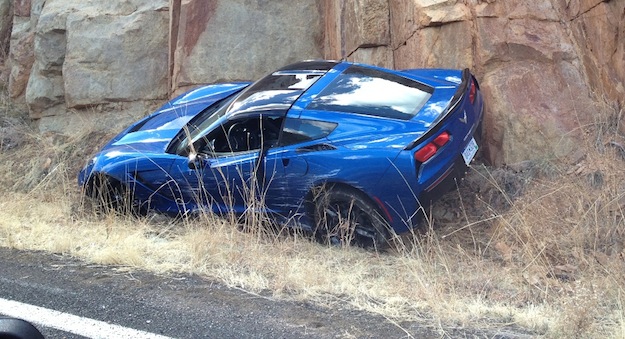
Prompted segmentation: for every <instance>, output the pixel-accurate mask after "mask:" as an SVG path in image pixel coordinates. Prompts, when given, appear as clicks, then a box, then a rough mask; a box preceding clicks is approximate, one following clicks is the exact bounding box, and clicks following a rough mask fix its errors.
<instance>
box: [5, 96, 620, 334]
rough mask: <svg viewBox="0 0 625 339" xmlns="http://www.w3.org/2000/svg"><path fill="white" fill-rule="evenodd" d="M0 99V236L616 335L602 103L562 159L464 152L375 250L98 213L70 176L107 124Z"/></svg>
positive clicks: (397, 310)
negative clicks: (32, 118) (450, 173)
mask: <svg viewBox="0 0 625 339" xmlns="http://www.w3.org/2000/svg"><path fill="white" fill-rule="evenodd" d="M0 106H1V108H0V109H1V112H0V136H1V139H0V191H1V195H0V196H1V198H0V246H3V247H10V248H16V249H26V250H43V251H48V252H54V253H62V254H66V255H71V256H75V257H78V258H82V259H84V260H85V261H87V262H93V263H99V264H107V265H109V264H110V265H119V266H121V267H124V268H125V269H129V270H132V269H137V268H141V269H146V270H150V271H154V272H157V273H164V274H167V273H171V272H183V273H193V274H199V275H202V276H206V277H207V278H208V279H214V280H217V281H221V282H223V283H225V284H227V285H231V286H237V287H240V288H242V289H245V290H249V291H253V292H262V293H266V294H270V295H272V296H275V297H277V298H288V299H298V300H309V301H312V302H315V303H318V304H322V305H328V306H332V305H333V304H334V303H349V304H351V305H353V306H354V307H356V308H359V309H364V310H367V311H370V312H375V313H378V314H382V315H384V316H385V317H386V318H388V319H389V320H390V321H394V322H396V323H398V324H399V323H401V321H405V320H408V321H410V320H418V321H424V323H426V324H430V325H431V326H435V327H436V328H438V329H440V330H441V331H443V332H442V334H444V330H445V329H446V328H482V329H498V328H504V327H509V326H512V327H514V328H516V329H521V330H527V331H529V332H530V333H533V334H544V335H546V336H548V337H572V336H577V337H624V336H625V306H624V303H625V250H624V241H625V218H624V217H625V210H624V208H625V171H624V170H623V168H624V166H623V165H624V164H625V163H624V161H625V159H624V158H623V157H622V156H623V154H620V153H619V152H620V151H621V150H620V149H619V146H618V143H621V142H623V138H622V137H621V136H619V135H618V133H617V132H616V130H617V121H618V120H619V119H620V118H621V117H620V113H619V112H616V111H614V110H613V109H610V108H606V110H605V112H604V114H603V115H602V116H601V118H598V119H597V122H596V124H594V125H593V126H587V127H586V129H587V131H585V133H584V135H585V136H586V137H587V138H586V139H587V140H584V141H583V142H580V149H583V150H585V152H582V153H580V155H581V154H584V156H583V157H581V156H580V158H579V159H578V160H577V161H575V162H574V163H570V162H569V163H564V162H561V161H558V159H544V161H541V162H536V163H523V164H518V165H515V166H510V167H509V168H505V169H493V168H488V167H485V166H482V165H476V166H475V167H474V169H473V170H472V171H471V173H470V174H469V177H468V178H467V180H466V181H465V182H464V183H463V184H462V186H461V187H460V190H459V191H458V192H454V193H450V194H449V195H448V196H447V197H445V199H443V201H441V202H440V203H438V204H436V206H434V208H433V213H432V214H433V218H432V219H431V220H430V222H429V223H428V225H425V226H424V227H423V229H421V230H418V231H415V234H409V235H405V236H403V237H402V239H401V240H402V242H401V245H398V246H397V248H394V249H392V250H390V251H388V252H386V253H374V252H370V251H364V250H361V249H357V248H327V247H324V246H321V245H319V244H316V243H314V242H311V241H309V239H307V238H305V237H303V236H301V235H298V234H289V232H282V233H280V234H277V233H275V232H265V231H263V230H262V227H261V228H259V227H249V228H251V229H252V231H250V232H241V231H239V230H237V227H236V226H234V225H233V224H232V223H231V222H230V221H228V220H225V219H220V218H216V217H214V216H211V215H205V216H202V217H200V218H198V219H188V220H184V219H183V220H174V219H169V218H164V217H160V216H148V217H145V218H135V217H131V216H126V215H116V214H114V213H108V214H99V213H96V212H95V211H94V210H93V209H92V208H90V207H89V204H88V203H86V202H85V201H84V200H83V199H82V197H81V194H80V191H79V189H78V188H77V187H76V181H75V176H76V173H77V171H78V169H79V168H80V167H81V166H82V165H83V164H84V162H85V161H86V160H87V159H88V158H89V157H90V155H91V154H92V153H93V152H94V151H95V150H96V149H97V147H98V146H100V145H101V144H103V143H104V142H105V141H106V139H107V137H109V136H106V135H102V134H100V133H90V132H89V129H88V128H87V129H86V130H85V131H84V132H83V133H82V134H79V135H75V136H72V137H64V136H58V135H40V134H38V133H36V132H34V130H33V129H32V127H30V126H29V123H28V122H27V119H26V118H25V116H24V114H23V113H20V112H19V110H17V109H16V108H14V107H12V106H11V105H9V104H7V103H4V104H2V105H0ZM611 142H616V143H617V144H613V145H611V144H610V143H611ZM623 151H624V152H625V150H623ZM251 226H255V225H251ZM254 230H256V231H254ZM433 324H436V325H433Z"/></svg>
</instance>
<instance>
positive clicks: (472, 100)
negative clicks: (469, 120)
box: [469, 79, 477, 104]
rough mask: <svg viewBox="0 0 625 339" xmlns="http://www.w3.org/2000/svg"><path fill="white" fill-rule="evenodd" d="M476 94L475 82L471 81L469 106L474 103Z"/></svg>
mask: <svg viewBox="0 0 625 339" xmlns="http://www.w3.org/2000/svg"><path fill="white" fill-rule="evenodd" d="M476 94H477V88H476V87H475V80H473V79H471V88H470V89H469V101H470V102H471V104H473V103H474V102H475V95H476Z"/></svg>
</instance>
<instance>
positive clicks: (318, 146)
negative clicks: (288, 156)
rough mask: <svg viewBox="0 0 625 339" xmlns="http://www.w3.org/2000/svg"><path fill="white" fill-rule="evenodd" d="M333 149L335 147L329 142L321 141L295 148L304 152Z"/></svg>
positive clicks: (299, 151)
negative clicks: (320, 142)
mask: <svg viewBox="0 0 625 339" xmlns="http://www.w3.org/2000/svg"><path fill="white" fill-rule="evenodd" d="M334 150H336V147H334V146H332V145H330V144H326V143H322V144H314V145H310V146H305V147H300V148H298V149H297V152H298V153H305V152H319V151H334Z"/></svg>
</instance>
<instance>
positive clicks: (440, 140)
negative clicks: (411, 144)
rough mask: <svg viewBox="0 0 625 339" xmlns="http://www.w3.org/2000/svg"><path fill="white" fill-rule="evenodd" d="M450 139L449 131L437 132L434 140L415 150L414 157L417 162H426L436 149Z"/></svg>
mask: <svg viewBox="0 0 625 339" xmlns="http://www.w3.org/2000/svg"><path fill="white" fill-rule="evenodd" d="M449 140H451V135H450V134H449V132H443V133H441V134H439V135H438V136H437V137H436V138H434V140H432V141H431V142H430V143H428V144H427V145H425V146H423V147H422V148H421V149H420V150H418V151H416V152H415V154H414V158H415V159H416V160H417V161H419V162H426V161H428V159H430V158H431V157H433V156H434V154H436V152H438V150H439V149H440V148H441V147H443V146H445V144H447V143H448V142H449Z"/></svg>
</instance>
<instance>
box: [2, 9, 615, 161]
mask: <svg viewBox="0 0 625 339" xmlns="http://www.w3.org/2000/svg"><path fill="white" fill-rule="evenodd" d="M9 29H10V34H9V33H7V32H8V30H9ZM3 32H4V33H3ZM9 36H10V41H9V44H10V47H9V48H8V49H6V50H7V51H8V60H6V62H5V63H4V69H5V71H4V72H3V74H4V77H5V79H6V78H8V80H5V81H4V82H5V83H8V92H9V94H10V95H11V97H13V98H14V99H15V100H16V101H19V100H23V101H25V102H26V103H27V104H28V106H29V108H30V112H31V116H32V117H33V118H34V119H36V120H37V121H39V124H40V128H41V129H43V130H60V131H70V130H72V129H76V128H77V127H79V126H81V125H84V124H89V123H90V121H92V120H93V119H97V120H98V122H99V124H96V125H106V126H107V127H111V128H115V126H121V125H124V124H126V123H128V122H129V121H131V120H134V119H136V117H138V116H140V115H143V114H145V113H146V112H148V111H149V110H150V109H151V108H152V107H153V106H154V105H157V104H160V103H161V102H162V101H164V100H165V99H166V98H167V97H171V96H173V95H175V94H177V93H179V92H181V91H183V90H186V89H188V88H190V87H194V86H197V85H200V84H205V83H213V82H217V81H221V80H228V81H232V80H250V79H254V78H258V77H260V76H262V75H264V74H265V73H266V72H267V71H270V70H273V69H275V68H278V67H281V66H283V65H285V64H288V63H290V62H294V61H298V60H302V59H315V58H322V57H325V58H328V59H347V60H351V61H357V62H365V63H371V64H375V65H379V66H384V67H390V68H396V69H404V68H418V67H446V68H465V67H468V68H470V69H471V70H472V71H473V73H474V74H475V75H476V76H477V78H478V80H479V81H480V83H481V86H482V91H483V93H484V96H485V99H486V103H487V109H486V115H485V121H484V127H485V140H486V143H485V145H483V146H484V148H485V149H486V155H487V157H488V158H489V159H490V160H491V162H493V163H494V164H496V165H500V164H510V163H515V162H519V161H522V160H526V159H536V158H545V157H564V156H566V155H567V154H569V153H570V152H571V150H573V149H574V148H575V142H576V138H577V137H578V133H579V131H580V130H581V129H580V127H581V126H584V125H587V124H589V123H592V122H593V121H594V120H595V119H596V115H597V114H599V113H597V112H600V111H602V110H603V111H605V108H601V107H598V106H602V105H603V106H605V104H604V103H603V102H604V101H607V102H608V105H609V106H611V107H612V109H614V110H615V111H617V112H618V110H622V109H623V107H625V0H540V1H533V2H530V1H522V0H345V1H334V0H294V1H286V0H279V1H278V0H276V1H266V0H215V1H201V0H156V1H149V0H120V1H108V2H107V1H99V0H84V1H70V0H0V39H3V38H4V39H9ZM0 41H6V40H0ZM4 47H5V48H6V44H5V45H4ZM0 61H1V58H0ZM1 70H2V69H1V68H0V71H1ZM75 112H76V113H75ZM103 121H106V122H105V123H102V122H103ZM621 126H623V129H624V130H623V131H622V132H623V133H625V121H624V122H623V123H622V124H621Z"/></svg>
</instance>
